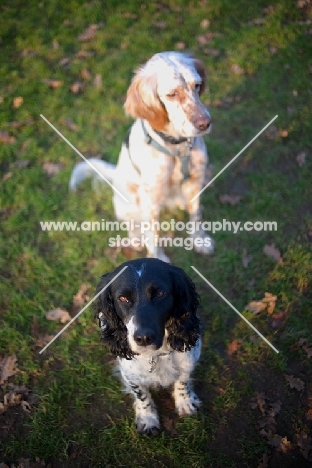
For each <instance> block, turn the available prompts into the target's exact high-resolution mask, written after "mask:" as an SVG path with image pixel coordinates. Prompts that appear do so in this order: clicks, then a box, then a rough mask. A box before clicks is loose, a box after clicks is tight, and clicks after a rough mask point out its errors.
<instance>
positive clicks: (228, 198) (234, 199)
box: [219, 193, 243, 206]
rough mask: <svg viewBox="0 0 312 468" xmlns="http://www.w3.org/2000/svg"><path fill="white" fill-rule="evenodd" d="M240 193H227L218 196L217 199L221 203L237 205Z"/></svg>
mask: <svg viewBox="0 0 312 468" xmlns="http://www.w3.org/2000/svg"><path fill="white" fill-rule="evenodd" d="M242 198H243V197H242V195H235V194H227V193H225V194H224V195H220V196H219V200H220V202H221V203H222V204H224V203H229V204H230V205H232V206H234V205H237V203H239V202H240V201H241V199H242Z"/></svg>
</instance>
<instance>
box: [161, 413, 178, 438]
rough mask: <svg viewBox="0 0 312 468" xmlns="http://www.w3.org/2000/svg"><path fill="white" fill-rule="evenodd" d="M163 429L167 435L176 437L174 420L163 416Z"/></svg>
mask: <svg viewBox="0 0 312 468" xmlns="http://www.w3.org/2000/svg"><path fill="white" fill-rule="evenodd" d="M163 423H164V428H165V429H166V430H167V431H168V432H169V434H172V435H176V434H177V430H176V428H175V424H174V420H173V419H172V418H169V417H168V416H164V420H163Z"/></svg>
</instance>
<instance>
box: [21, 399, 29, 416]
mask: <svg viewBox="0 0 312 468" xmlns="http://www.w3.org/2000/svg"><path fill="white" fill-rule="evenodd" d="M21 407H22V409H23V411H25V413H30V412H31V411H30V410H31V407H30V404H29V403H28V401H25V400H23V401H21Z"/></svg>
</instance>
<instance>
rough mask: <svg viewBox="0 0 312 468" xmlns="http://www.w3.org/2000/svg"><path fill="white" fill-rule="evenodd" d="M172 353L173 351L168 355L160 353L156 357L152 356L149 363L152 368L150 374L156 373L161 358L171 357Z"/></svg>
mask: <svg viewBox="0 0 312 468" xmlns="http://www.w3.org/2000/svg"><path fill="white" fill-rule="evenodd" d="M171 353H172V351H169V352H168V353H160V354H156V355H154V354H152V356H151V357H150V358H149V360H148V363H149V364H150V368H149V371H148V372H150V373H152V372H154V371H155V369H156V367H157V364H158V361H159V358H160V357H163V356H169V354H171Z"/></svg>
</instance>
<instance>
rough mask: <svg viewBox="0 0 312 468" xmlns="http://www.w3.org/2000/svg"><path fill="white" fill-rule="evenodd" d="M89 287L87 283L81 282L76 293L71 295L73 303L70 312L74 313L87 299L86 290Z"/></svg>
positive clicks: (88, 298)
mask: <svg viewBox="0 0 312 468" xmlns="http://www.w3.org/2000/svg"><path fill="white" fill-rule="evenodd" d="M88 289H90V285H89V284H85V283H83V284H82V285H81V286H80V288H79V291H78V292H77V294H75V295H74V297H73V304H72V306H71V313H72V314H76V312H78V311H79V310H80V309H81V308H82V307H83V306H84V305H85V304H86V303H87V302H88V301H89V300H90V297H89V296H88V295H87V291H88Z"/></svg>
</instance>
